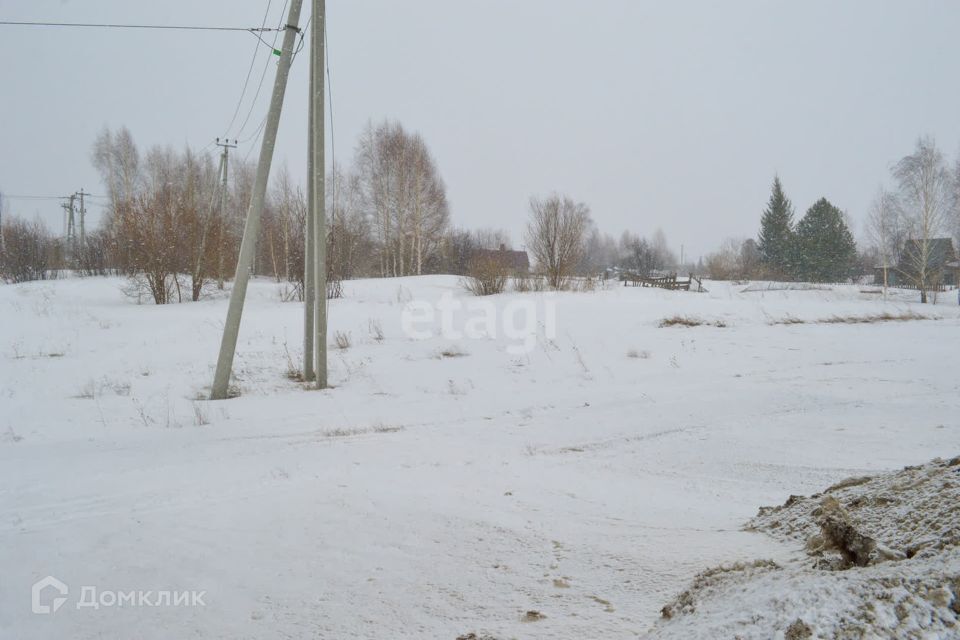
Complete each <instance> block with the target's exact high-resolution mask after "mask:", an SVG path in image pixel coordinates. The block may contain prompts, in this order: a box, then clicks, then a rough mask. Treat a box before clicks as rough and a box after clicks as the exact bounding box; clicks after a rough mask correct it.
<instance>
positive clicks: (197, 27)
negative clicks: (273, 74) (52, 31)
mask: <svg viewBox="0 0 960 640" xmlns="http://www.w3.org/2000/svg"><path fill="white" fill-rule="evenodd" d="M0 26H7V27H81V28H91V29H165V30H175V31H247V32H249V33H253V34H256V33H263V32H267V31H282V30H283V29H282V28H272V27H218V26H202V25H174V24H111V23H93V22H18V21H13V20H0Z"/></svg>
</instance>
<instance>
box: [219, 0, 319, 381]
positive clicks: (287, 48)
mask: <svg viewBox="0 0 960 640" xmlns="http://www.w3.org/2000/svg"><path fill="white" fill-rule="evenodd" d="M302 4H303V0H292V1H291V3H290V13H289V16H288V17H287V24H286V27H285V28H284V35H283V49H282V50H281V54H280V62H279V64H278V65H277V77H276V80H275V81H274V85H273V96H272V97H271V99H270V111H269V112H268V113H267V123H266V128H265V129H264V133H263V144H262V145H261V147H260V160H259V162H258V163H257V176H256V179H255V180H254V183H253V195H252V197H251V199H250V209H249V211H248V212H247V222H246V225H245V226H244V229H243V240H242V241H241V243H240V256H239V258H238V259H237V272H236V276H235V277H234V282H233V289H232V290H231V291H230V306H229V308H228V309H227V321H226V323H225V324H224V326H223V340H222V341H221V343H220V355H219V356H218V358H217V370H216V373H215V374H214V377H213V388H212V389H211V392H210V399H211V400H223V399H224V398H226V397H227V396H228V393H229V387H230V372H231V370H232V368H233V356H234V353H235V352H236V348H237V336H238V334H239V333H240V318H241V316H242V315H243V301H244V299H245V298H246V295H247V284H248V283H249V280H250V270H251V267H252V266H253V259H254V256H255V254H256V248H257V236H259V235H260V218H261V216H262V214H263V205H264V201H265V199H266V195H267V182H268V181H269V179H270V165H271V164H272V162H273V149H274V146H275V145H276V142H277V129H278V128H279V126H280V112H281V111H282V110H283V96H284V93H285V92H286V89H287V78H288V77H289V75H290V64H291V62H292V61H293V49H294V44H295V41H296V37H297V34H298V33H299V32H300V28H299V27H298V26H297V24H298V22H299V21H300V8H301V6H302Z"/></svg>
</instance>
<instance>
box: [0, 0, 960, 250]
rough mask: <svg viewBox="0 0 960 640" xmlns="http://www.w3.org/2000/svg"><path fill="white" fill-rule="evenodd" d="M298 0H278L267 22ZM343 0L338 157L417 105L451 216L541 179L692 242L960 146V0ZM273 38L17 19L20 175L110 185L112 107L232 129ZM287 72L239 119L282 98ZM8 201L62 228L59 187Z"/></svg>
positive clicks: (297, 100) (475, 214) (0, 181)
mask: <svg viewBox="0 0 960 640" xmlns="http://www.w3.org/2000/svg"><path fill="white" fill-rule="evenodd" d="M267 4H268V2H267V0H203V1H198V0H164V1H163V2H146V1H132V0H0V19H3V20H53V21H84V22H101V21H106V22H149V23H158V24H200V25H230V26H242V27H247V26H257V25H259V24H260V22H261V21H262V19H263V13H264V10H265V9H266V7H267ZM305 4H306V5H307V6H308V7H309V4H310V3H309V0H307V1H306V2H305ZM282 5H283V1H282V0H273V2H272V9H271V17H270V20H269V24H270V25H273V26H276V25H277V24H279V23H280V22H281V17H280V15H281V14H280V10H281V8H282ZM327 9H328V14H329V18H328V24H329V27H328V29H329V46H330V58H331V71H332V75H333V105H334V110H335V114H334V115H335V130H334V134H335V139H336V145H337V147H336V152H337V155H338V160H346V159H347V158H348V157H349V156H350V155H351V153H352V150H353V146H354V142H355V140H356V137H357V134H358V133H359V131H360V130H361V129H362V127H363V126H364V124H365V123H366V122H367V120H368V119H373V120H381V119H383V118H393V119H397V120H399V121H401V122H402V123H403V124H404V125H405V126H407V127H408V128H410V129H415V130H418V131H420V132H421V133H422V134H423V135H424V137H425V138H426V140H427V142H428V144H429V145H430V147H431V149H432V150H433V152H434V154H435V156H436V158H437V162H438V164H439V167H440V170H441V173H442V175H443V177H444V179H445V180H446V183H447V186H448V195H449V197H450V201H451V205H452V214H453V221H454V223H455V224H456V225H458V226H466V227H479V226H493V227H503V228H506V229H507V230H509V231H510V232H511V233H512V235H513V238H514V242H515V243H517V244H520V242H521V232H522V229H523V224H524V221H525V219H526V215H527V208H526V206H527V200H528V198H529V196H530V195H532V194H545V193H548V192H551V191H560V192H564V193H567V194H569V195H571V196H572V197H574V198H576V199H578V200H583V201H585V202H586V203H588V204H589V205H590V207H591V209H592V212H593V217H594V219H595V221H596V222H597V224H598V225H599V226H600V228H601V229H602V230H604V231H607V232H609V233H611V234H615V235H618V234H619V233H620V232H621V231H622V230H623V229H631V230H633V231H636V232H639V233H652V232H653V231H654V229H656V228H657V227H662V228H663V230H664V231H665V232H666V234H667V237H668V239H669V240H670V243H671V245H673V246H674V248H675V249H676V250H679V245H680V244H681V243H683V244H685V245H686V247H687V253H688V255H690V256H693V257H694V258H695V257H697V256H699V255H701V254H704V253H706V252H708V251H710V250H712V249H714V248H715V247H716V246H717V245H718V244H719V242H720V240H721V239H722V238H723V237H725V236H753V235H755V234H756V230H757V227H758V221H759V216H760V213H761V211H762V209H763V206H764V203H765V200H766V198H767V195H768V192H769V187H770V182H771V180H772V177H773V174H774V172H779V174H780V175H781V177H782V179H783V183H784V187H785V189H786V190H787V194H788V195H789V196H790V197H791V198H792V199H793V201H794V204H795V205H796V207H797V209H798V215H799V214H801V213H802V211H803V210H805V209H806V207H808V206H809V205H810V204H812V203H813V202H814V201H815V200H816V199H817V198H819V197H821V196H826V197H827V198H829V199H830V200H832V201H833V202H834V203H835V204H836V205H838V206H839V207H841V208H842V209H846V210H848V211H849V212H850V214H851V215H852V216H853V217H854V218H855V219H857V220H858V221H859V220H860V219H862V218H863V215H864V211H865V209H866V207H867V205H868V204H869V201H870V199H871V197H872V195H873V193H874V191H875V189H876V187H877V186H878V185H879V184H880V183H881V182H882V181H884V180H886V179H887V176H888V169H889V165H890V164H891V163H892V162H893V161H895V160H896V159H897V158H899V157H900V156H902V155H904V154H906V153H908V152H910V150H911V149H912V146H913V144H914V141H915V140H916V138H917V136H918V135H921V134H930V135H933V136H935V138H936V139H937V142H938V144H939V145H940V147H941V149H942V150H943V151H944V152H946V153H947V154H948V155H949V156H950V157H951V158H953V157H955V155H956V152H957V150H958V148H960V80H958V78H960V73H958V72H960V2H952V1H933V0H910V1H907V0H903V1H900V2H890V1H877V0H862V1H859V2H854V1H848V2H837V1H819V0H813V1H805V2H790V3H787V2H769V1H766V2H762V1H759V0H754V1H735V0H731V1H728V2H706V1H703V2H693V1H689V2H667V1H665V0H664V1H661V2H652V1H646V0H590V1H588V0H512V1H508V0H483V1H481V0H406V1H404V2H400V1H399V0H327ZM305 19H306V15H305V16H304V22H305ZM255 47H256V40H255V39H254V38H253V36H251V35H249V34H245V33H207V32H196V33H194V32H190V33H185V32H159V31H119V30H88V29H53V28H25V27H0V60H2V61H3V62H2V71H0V96H2V98H0V149H2V153H0V190H2V191H4V192H6V193H9V194H14V195H60V194H66V193H70V192H72V191H74V190H76V189H79V188H80V187H84V188H86V189H87V190H88V191H91V192H94V193H97V192H100V193H102V187H101V186H100V185H99V180H98V177H97V174H96V173H95V171H94V170H93V168H92V167H91V165H90V161H89V157H90V146H91V143H92V142H93V139H94V137H95V135H96V133H97V132H98V130H100V129H101V128H102V127H103V126H104V125H109V126H111V127H119V126H121V125H126V126H128V127H129V128H130V130H131V131H132V132H133V134H134V136H135V138H136V139H137V141H138V143H139V144H140V145H141V147H143V146H148V145H152V144H167V143H169V144H173V145H175V146H183V145H187V144H189V145H191V146H193V147H195V148H202V147H204V146H206V145H207V144H208V143H209V142H211V141H212V140H213V138H214V137H216V136H218V135H223V134H224V133H225V128H226V126H227V123H228V122H229V121H230V118H231V116H232V115H233V112H234V110H235V107H236V104H237V99H238V98H239V95H240V91H241V88H242V86H243V80H244V77H245V76H246V73H247V69H248V67H249V65H250V60H251V56H252V55H253V52H254V49H255ZM264 53H265V52H264V51H261V53H260V57H259V58H258V62H257V68H256V70H255V72H254V77H253V79H252V81H251V83H252V84H253V85H254V86H255V85H256V83H257V81H258V80H259V76H260V70H261V67H260V63H261V62H263V61H264V60H265V59H266V58H265V56H264ZM306 63H307V57H306V56H305V55H304V56H302V57H301V58H299V59H298V60H297V61H296V63H295V66H294V70H293V72H292V75H291V81H290V87H289V90H288V93H287V102H286V104H285V112H284V117H283V122H282V124H281V131H280V140H279V144H278V147H277V153H278V161H279V162H283V161H286V162H287V164H288V165H289V167H290V169H291V171H292V173H293V174H294V176H296V177H297V178H298V179H299V180H301V181H302V180H303V178H304V176H305V166H304V165H305V155H306V145H305V137H304V136H305V131H306V104H307V95H306V83H307V74H306V72H307V64H306ZM273 69H274V67H273V66H271V67H270V73H269V74H268V77H267V79H266V81H265V83H264V89H263V91H262V92H261V97H260V101H259V103H258V104H257V105H256V106H255V108H254V112H253V115H252V117H251V118H250V124H248V126H247V129H246V130H245V131H244V132H243V135H242V136H241V138H242V137H246V136H247V135H249V134H250V133H252V132H253V131H254V130H255V129H256V126H257V125H258V124H259V123H260V121H261V119H262V117H263V114H264V113H265V112H266V103H267V100H268V98H269V92H270V88H271V86H272V74H273ZM249 97H250V96H249V95H248V100H249ZM248 108H249V105H248V103H246V102H245V103H244V105H243V108H242V110H241V113H240V118H239V120H240V121H242V120H243V118H244V117H245V116H246V113H247V111H248ZM235 130H236V126H235V127H234V131H231V137H233V135H234V132H235ZM249 148H250V145H249V144H248V145H246V147H242V148H241V149H240V150H239V152H240V154H241V155H245V154H246V153H247V151H248V150H249ZM255 154H256V152H254V153H253V154H251V157H255ZM275 166H277V165H275ZM10 205H11V208H12V209H13V210H14V211H15V212H19V213H21V214H22V215H25V216H27V217H33V215H34V214H35V213H36V214H38V215H39V216H40V217H41V218H42V219H44V220H45V221H47V222H48V223H50V224H51V225H52V226H54V227H55V228H59V227H58V225H59V220H60V213H59V212H60V210H59V207H58V205H57V203H56V202H54V201H26V200H16V201H13V202H11V203H10ZM855 231H856V232H857V233H859V232H860V229H859V228H858V229H856V230H855Z"/></svg>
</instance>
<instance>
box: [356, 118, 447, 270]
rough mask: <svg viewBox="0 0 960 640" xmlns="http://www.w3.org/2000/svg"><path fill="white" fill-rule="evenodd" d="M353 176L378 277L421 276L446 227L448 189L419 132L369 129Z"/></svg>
mask: <svg viewBox="0 0 960 640" xmlns="http://www.w3.org/2000/svg"><path fill="white" fill-rule="evenodd" d="M356 172H357V174H358V176H359V180H360V186H361V190H362V191H361V193H362V197H363V202H364V203H365V207H366V209H367V211H368V212H369V216H370V218H371V219H372V220H373V221H374V227H375V229H376V237H377V241H378V244H379V254H380V255H379V264H380V274H381V275H383V276H387V275H393V276H399V275H410V274H421V273H423V271H424V266H425V265H426V264H427V263H428V262H429V261H430V260H431V259H432V258H433V257H434V256H435V255H436V254H437V253H438V252H439V251H440V248H441V245H442V240H443V235H444V232H445V231H446V228H447V226H448V224H449V218H450V214H449V209H448V205H447V197H446V187H445V186H444V183H443V180H442V179H441V178H440V174H439V171H438V170H437V166H436V162H435V161H434V159H433V157H432V155H431V154H430V152H429V150H428V149H427V145H426V143H425V142H424V140H423V138H422V137H421V136H420V134H417V133H414V134H410V133H408V132H407V131H406V130H405V129H404V128H403V126H402V125H400V124H399V123H395V122H384V123H382V124H380V125H378V126H377V127H374V126H373V125H372V124H371V125H368V126H367V129H366V130H365V131H364V133H363V135H362V136H361V139H360V144H359V145H358V148H357V154H356Z"/></svg>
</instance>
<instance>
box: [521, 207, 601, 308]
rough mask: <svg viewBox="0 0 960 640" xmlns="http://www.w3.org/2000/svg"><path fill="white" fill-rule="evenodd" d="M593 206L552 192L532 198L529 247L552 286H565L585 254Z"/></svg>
mask: <svg viewBox="0 0 960 640" xmlns="http://www.w3.org/2000/svg"><path fill="white" fill-rule="evenodd" d="M589 225H590V209H589V208H588V207H587V205H586V204H584V203H582V202H574V201H573V200H572V199H571V198H569V197H567V196H561V195H559V194H553V195H551V196H549V197H547V198H544V199H539V198H536V197H534V198H531V199H530V220H529V222H528V223H527V231H526V236H525V237H526V242H527V248H528V250H529V251H530V253H531V254H533V257H534V259H535V261H536V263H537V267H538V268H539V269H540V270H542V271H543V272H544V273H545V274H546V276H547V281H548V284H549V285H550V287H551V288H553V289H562V288H564V286H565V285H566V284H567V282H568V280H569V278H570V276H572V275H573V274H574V271H575V269H576V267H577V265H578V264H579V262H580V258H581V257H582V255H583V250H584V241H585V239H586V233H587V229H588V228H589Z"/></svg>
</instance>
